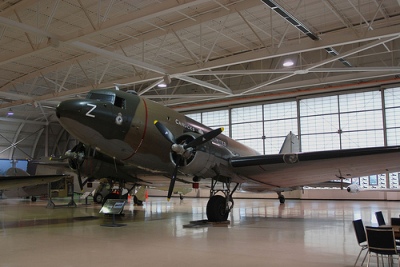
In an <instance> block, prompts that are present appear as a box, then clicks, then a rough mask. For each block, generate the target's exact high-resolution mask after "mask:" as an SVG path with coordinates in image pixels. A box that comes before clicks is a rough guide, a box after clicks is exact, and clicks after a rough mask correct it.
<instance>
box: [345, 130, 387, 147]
mask: <svg viewBox="0 0 400 267" xmlns="http://www.w3.org/2000/svg"><path fill="white" fill-rule="evenodd" d="M383 145H384V141H383V130H376V131H357V132H344V133H342V148H343V149H345V148H361V147H374V146H383Z"/></svg>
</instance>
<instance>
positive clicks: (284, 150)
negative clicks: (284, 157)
mask: <svg viewBox="0 0 400 267" xmlns="http://www.w3.org/2000/svg"><path fill="white" fill-rule="evenodd" d="M297 152H300V142H299V138H298V137H297V135H295V134H294V133H292V132H289V134H288V135H287V136H286V138H285V141H284V142H283V145H282V147H281V150H280V151H279V154H288V153H297Z"/></svg>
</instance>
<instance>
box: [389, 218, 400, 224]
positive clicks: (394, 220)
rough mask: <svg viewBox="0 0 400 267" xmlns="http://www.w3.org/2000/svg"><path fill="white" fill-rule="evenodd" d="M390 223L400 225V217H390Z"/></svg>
mask: <svg viewBox="0 0 400 267" xmlns="http://www.w3.org/2000/svg"><path fill="white" fill-rule="evenodd" d="M390 225H400V218H390Z"/></svg>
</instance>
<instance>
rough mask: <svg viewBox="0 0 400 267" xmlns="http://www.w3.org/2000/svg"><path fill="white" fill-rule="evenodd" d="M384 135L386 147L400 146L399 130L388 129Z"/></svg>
mask: <svg viewBox="0 0 400 267" xmlns="http://www.w3.org/2000/svg"><path fill="white" fill-rule="evenodd" d="M386 134H387V144H388V146H394V145H400V128H394V129H388V130H387V131H386Z"/></svg>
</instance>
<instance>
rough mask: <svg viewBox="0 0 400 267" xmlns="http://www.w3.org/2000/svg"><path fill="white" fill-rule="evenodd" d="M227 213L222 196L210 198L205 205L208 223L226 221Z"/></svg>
mask: <svg viewBox="0 0 400 267" xmlns="http://www.w3.org/2000/svg"><path fill="white" fill-rule="evenodd" d="M228 215H229V211H227V210H226V199H225V197H223V196H220V195H215V196H212V197H211V198H210V199H209V200H208V203H207V218H208V221H210V222H223V221H226V220H227V219H228Z"/></svg>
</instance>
